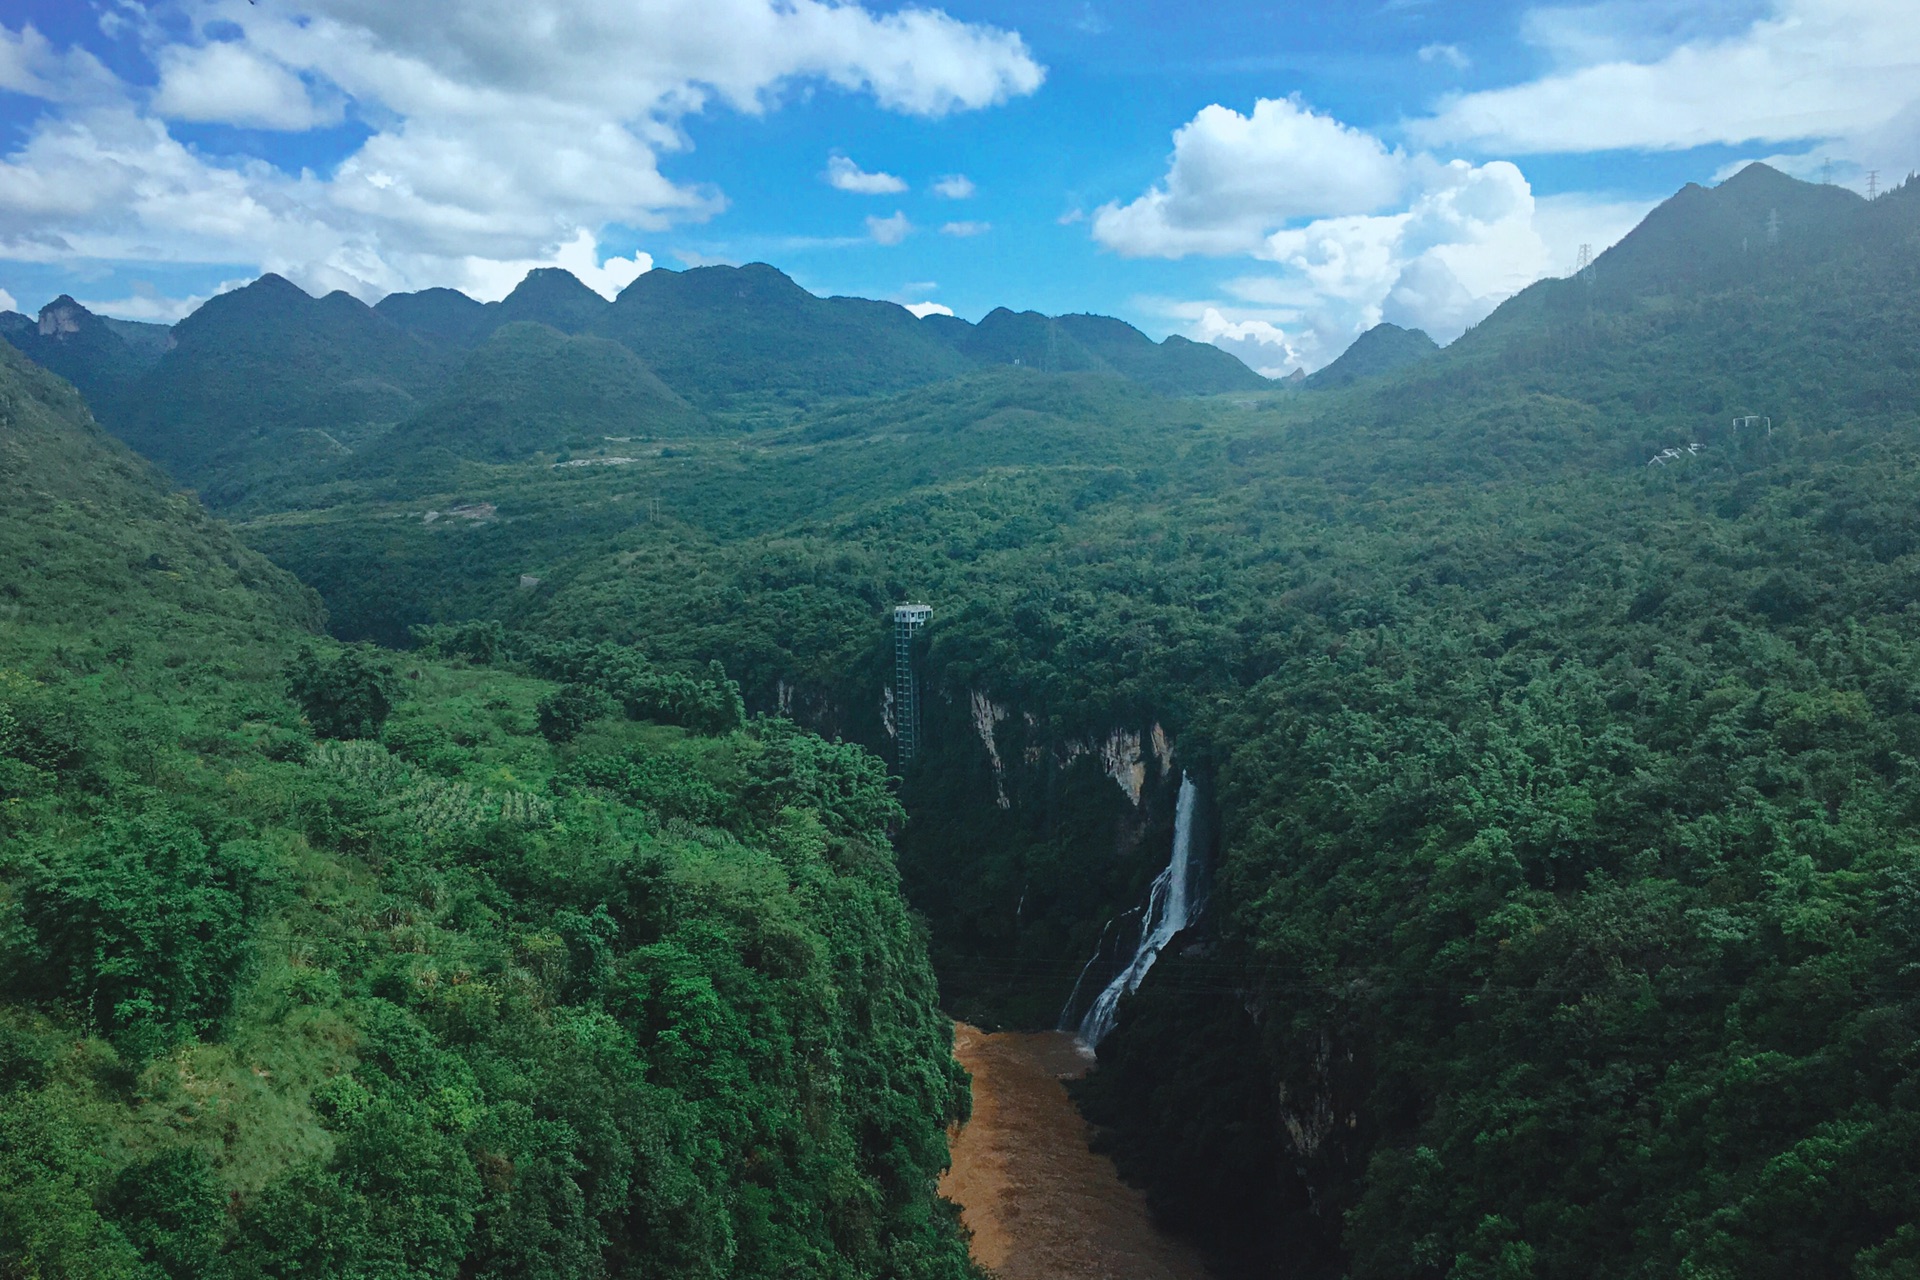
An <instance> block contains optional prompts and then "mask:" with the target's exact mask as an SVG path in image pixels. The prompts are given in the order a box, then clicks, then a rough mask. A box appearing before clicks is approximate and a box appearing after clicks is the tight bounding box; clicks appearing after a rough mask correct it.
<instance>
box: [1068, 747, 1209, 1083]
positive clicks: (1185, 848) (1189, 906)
mask: <svg viewBox="0 0 1920 1280" xmlns="http://www.w3.org/2000/svg"><path fill="white" fill-rule="evenodd" d="M1198 795H1199V788H1197V787H1195V786H1194V785H1193V779H1192V778H1191V777H1189V776H1188V775H1187V774H1186V773H1184V772H1183V773H1182V774H1181V775H1180V799H1179V801H1178V802H1177V803H1176V804H1175V806H1174V810H1173V856H1172V857H1171V858H1170V859H1168V861H1167V869H1166V870H1164V871H1162V872H1161V873H1160V874H1159V875H1158V876H1156V877H1154V881H1153V887H1152V888H1151V889H1150V890H1148V891H1147V916H1146V919H1144V920H1142V921H1141V922H1140V945H1139V946H1138V947H1137V948H1135V949H1134V953H1133V958H1132V959H1131V960H1129V961H1128V962H1127V966H1126V968H1124V969H1122V970H1121V971H1120V972H1119V973H1118V974H1116V975H1115V976H1114V979H1113V981H1112V982H1109V983H1108V984H1107V985H1106V988H1105V989H1104V990H1103V991H1101V992H1100V994H1099V995H1098V996H1095V997H1094V1001H1093V1003H1092V1004H1091V1005H1090V1006H1088V1008H1087V1016H1086V1017H1084V1018H1082V1019H1081V1020H1080V1028H1079V1034H1080V1039H1081V1041H1082V1042H1083V1043H1084V1044H1086V1045H1088V1046H1090V1047H1091V1046H1093V1045H1097V1044H1099V1043H1100V1041H1101V1040H1103V1039H1105V1038H1106V1034H1107V1033H1108V1032H1109V1031H1111V1030H1113V1024H1114V1022H1115V1020H1116V1019H1117V1017H1118V1016H1119V1012H1120V997H1122V996H1125V995H1131V994H1132V993H1133V990H1134V988H1136V987H1138V986H1139V985H1140V980H1141V979H1142V978H1145V977H1146V976H1147V970H1149V969H1151V968H1153V962H1154V961H1155V960H1158V959H1159V958H1160V952H1161V950H1162V948H1164V947H1165V946H1166V945H1167V944H1168V943H1169V942H1171V941H1173V938H1174V935H1175V934H1177V933H1179V932H1180V931H1181V930H1182V929H1184V928H1186V927H1187V925H1188V923H1189V922H1190V921H1191V920H1192V918H1193V916H1194V915H1195V914H1197V907H1198V906H1199V905H1200V904H1199V903H1197V902H1196V901H1195V900H1194V895H1193V892H1192V882H1193V876H1192V860H1193V811H1194V806H1195V803H1196V801H1197V798H1198ZM1096 958H1098V957H1097V956H1096ZM1089 963H1091V962H1089ZM1081 976H1082V977H1083V978H1084V977H1085V973H1084V972H1083V973H1082V975H1081ZM1074 994H1075V996H1078V994H1079V986H1078V984H1076V985H1075V987H1074ZM1067 1008H1068V1010H1069V1011H1071V1010H1072V1008H1073V1000H1072V998H1069V1000H1068V1001H1067Z"/></svg>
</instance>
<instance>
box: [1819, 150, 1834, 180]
mask: <svg viewBox="0 0 1920 1280" xmlns="http://www.w3.org/2000/svg"><path fill="white" fill-rule="evenodd" d="M1820 185H1821V186H1823V187H1830V186H1832V185H1833V158H1832V157H1831V156H1829V157H1828V158H1826V159H1824V160H1822V161H1821V162H1820Z"/></svg>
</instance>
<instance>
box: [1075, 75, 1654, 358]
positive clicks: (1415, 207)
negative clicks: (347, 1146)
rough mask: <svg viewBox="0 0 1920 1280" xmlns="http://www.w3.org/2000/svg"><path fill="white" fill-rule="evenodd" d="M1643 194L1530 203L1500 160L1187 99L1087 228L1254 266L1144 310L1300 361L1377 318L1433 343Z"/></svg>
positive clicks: (1117, 240) (1566, 261) (1288, 110)
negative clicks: (1186, 116)
mask: <svg viewBox="0 0 1920 1280" xmlns="http://www.w3.org/2000/svg"><path fill="white" fill-rule="evenodd" d="M1435 56H1436V57H1439V56H1442V55H1435ZM1650 206H1651V202H1646V201H1636V200H1624V199H1611V198H1605V197H1593V196H1557V197H1554V198H1552V199H1550V200H1546V201H1539V200H1536V199H1535V197H1534V194H1533V190H1532V186H1531V184H1530V183H1528V181H1527V179H1526V176H1525V175H1524V174H1522V173H1521V171H1520V170H1519V168H1518V167H1516V166H1515V165H1514V164H1512V163H1511V162H1509V161H1505V160H1495V161H1491V162H1488V163H1485V164H1474V163H1470V162H1468V161H1466V160H1448V161H1443V160H1441V159H1438V158H1436V157H1434V156H1432V155H1430V154H1427V153H1412V154H1409V153H1407V152H1403V151H1396V150H1389V149H1388V148H1387V147H1386V145H1385V144H1384V143H1383V142H1381V141H1380V140H1379V139H1378V138H1375V137H1374V136H1372V135H1371V134H1368V133H1365V132H1363V131H1361V130H1358V129H1355V128H1352V127H1350V126H1348V125H1345V124H1343V123H1341V122H1340V121H1337V120H1334V119H1332V118H1331V117H1327V116H1322V115H1316V114H1314V113H1313V112H1311V111H1308V110H1307V109H1306V108H1304V107H1302V106H1301V105H1300V104H1299V103H1298V102H1296V101H1292V100H1286V101H1275V100H1271V99H1269V100H1263V101H1261V102H1260V103H1258V104H1257V105H1256V106H1255V108H1254V111H1253V113H1252V114H1251V115H1247V116H1243V115H1240V114H1238V113H1236V112H1233V111H1230V110H1227V109H1226V108H1224V107H1220V106H1217V105H1216V106H1210V107H1207V108H1205V109H1204V110H1202V111H1201V112H1199V113H1198V114H1197V115H1196V116H1195V117H1194V118H1193V120H1192V121H1190V122H1189V123H1188V124H1187V125H1185V126H1184V127H1182V128H1181V129H1180V130H1179V131H1178V132H1177V133H1176V134H1175V135H1174V152H1173V157H1172V160H1171V162H1170V163H1169V166H1168V170H1167V176H1166V177H1165V178H1164V179H1163V180H1162V181H1161V183H1159V184H1158V185H1156V186H1155V187H1153V188H1152V189H1151V190H1149V191H1148V192H1147V193H1146V194H1145V195H1143V196H1141V197H1139V198H1138V199H1136V200H1134V201H1132V202H1131V203H1129V204H1125V205H1120V204H1109V205H1107V206H1105V207H1104V208H1102V209H1101V210H1100V212H1099V213H1098V214H1097V215H1096V217H1095V219H1094V225H1093V235H1094V238H1095V239H1096V240H1098V241H1099V242H1101V243H1102V244H1104V245H1105V246H1107V247H1108V248H1111V249H1114V250H1116V251H1118V252H1121V253H1123V254H1127V255H1129V256H1147V255H1158V256H1164V257H1181V256H1184V255H1188V254H1210V255H1213V256H1219V257H1241V258H1245V259H1250V260H1253V261H1257V262H1262V263H1265V264H1268V265H1267V267H1266V269H1265V270H1263V271H1261V272H1259V273H1257V274H1248V275H1244V276H1241V277H1239V278H1237V279H1230V280H1228V281H1226V282H1225V283H1224V284H1223V285H1222V286H1221V288H1222V289H1223V291H1224V292H1225V293H1226V294H1227V295H1229V297H1228V298H1227V299H1221V298H1207V299H1193V300H1180V301H1170V302H1169V301H1163V302H1162V303H1160V304H1156V305H1158V307H1159V310H1160V313H1161V314H1162V315H1165V316H1167V317H1169V318H1171V319H1176V320H1180V321H1183V322H1185V324H1186V325H1187V330H1188V336H1190V337H1194V338H1196V339H1198V340H1202V341H1209V342H1215V343H1217V344H1219V345H1221V346H1223V347H1225V348H1226V349H1228V350H1230V351H1232V352H1233V353H1234V354H1236V355H1238V356H1240V357H1241V358H1242V359H1244V360H1246V361H1247V362H1248V363H1249V364H1250V365H1252V366H1253V367H1254V368H1257V369H1261V370H1263V371H1267V370H1273V369H1285V368H1289V367H1291V368H1300V367H1304V368H1307V369H1313V368H1317V367H1319V366H1321V365H1323V364H1325V363H1327V362H1328V361H1329V360H1331V359H1333V358H1334V357H1335V356H1337V355H1338V354H1339V353H1340V352H1341V351H1343V350H1345V348H1346V347H1347V345H1348V344H1349V343H1350V342H1352V340H1353V339H1354V338H1355V337H1357V336H1359V335H1360V334H1361V333H1362V332H1364V331H1365V330H1367V329H1369V328H1371V327H1372V326H1374V325H1376V324H1378V323H1380V322H1381V321H1382V320H1389V321H1392V322H1393V323H1395V324H1400V325H1405V326H1407V327H1410V328H1418V329H1424V330H1426V331H1427V332H1428V333H1429V334H1431V335H1432V336H1433V337H1434V338H1435V339H1436V340H1438V341H1440V342H1443V343H1444V342H1448V341H1451V340H1452V339H1453V338H1455V337H1457V336H1458V335H1459V334H1460V333H1462V332H1463V331H1465V330H1466V328H1467V327H1469V326H1470V325H1472V324H1474V323H1477V322H1478V321H1479V320H1481V319H1482V318H1484V317H1485V316H1486V315H1487V314H1488V313H1489V312H1491V311H1492V310H1493V308H1494V307H1496V306H1498V305H1499V304H1500V303H1501V302H1502V301H1504V300H1505V299H1507V298H1508V297H1511V296H1512V295H1513V294H1514V293H1517V292H1518V291H1519V290H1521V289H1523V288H1525V287H1526V286H1527V285H1528V284H1531V283H1532V282H1533V281H1535V280H1538V279H1540V278H1541V277H1543V276H1546V275H1551V274H1558V273H1564V272H1567V271H1570V270H1571V269H1572V267H1573V260H1574V255H1575V254H1576V253H1577V251H1578V247H1579V245H1581V244H1589V245H1592V246H1593V248H1594V250H1595V251H1596V252H1599V251H1601V250H1604V249H1605V248H1607V247H1608V246H1610V245H1611V244H1612V243H1614V242H1615V241H1616V240H1618V239H1619V237H1620V236H1622V235H1624V234H1625V233H1626V232H1627V231H1628V230H1630V229H1631V228H1632V226H1633V225H1634V224H1635V223H1637V222H1638V221H1639V219H1640V218H1641V217H1642V216H1643V215H1644V214H1645V212H1646V211H1647V209H1648V208H1649V207H1650ZM1250 342H1251V343H1256V344H1257V346H1258V349H1257V350H1256V349H1255V348H1254V347H1249V346H1248V345H1247V344H1248V343H1250Z"/></svg>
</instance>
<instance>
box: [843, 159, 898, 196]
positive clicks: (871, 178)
mask: <svg viewBox="0 0 1920 1280" xmlns="http://www.w3.org/2000/svg"><path fill="white" fill-rule="evenodd" d="M825 176H826V179H827V185H829V186H831V187H834V188H837V189H838V190H841V191H851V192H853V193H854V194H855V195H861V196H890V195H898V194H899V193H900V192H902V191H905V190H906V189H907V184H906V183H905V182H903V181H901V180H900V179H899V178H896V177H894V176H893V175H892V174H890V173H868V172H867V171H866V170H864V169H862V168H861V167H860V166H859V165H857V164H855V163H854V162H853V161H852V160H850V159H848V158H847V157H846V156H830V157H828V159H827V172H826V175H825Z"/></svg>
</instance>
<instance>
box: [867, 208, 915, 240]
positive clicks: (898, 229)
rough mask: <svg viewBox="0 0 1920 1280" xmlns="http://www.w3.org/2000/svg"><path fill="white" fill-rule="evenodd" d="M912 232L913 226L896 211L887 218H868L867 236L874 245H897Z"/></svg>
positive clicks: (905, 217) (903, 215)
mask: <svg viewBox="0 0 1920 1280" xmlns="http://www.w3.org/2000/svg"><path fill="white" fill-rule="evenodd" d="M912 232H913V224H912V223H911V222H909V221H907V215H906V214H904V213H902V212H900V211H899V210H898V209H895V210H894V211H893V216H892V217H889V218H868V219H867V234H868V235H869V236H871V237H872V238H873V242H874V243H875V244H899V243H900V242H901V241H902V240H905V239H906V238H907V237H908V236H909V235H911V234H912Z"/></svg>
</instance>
